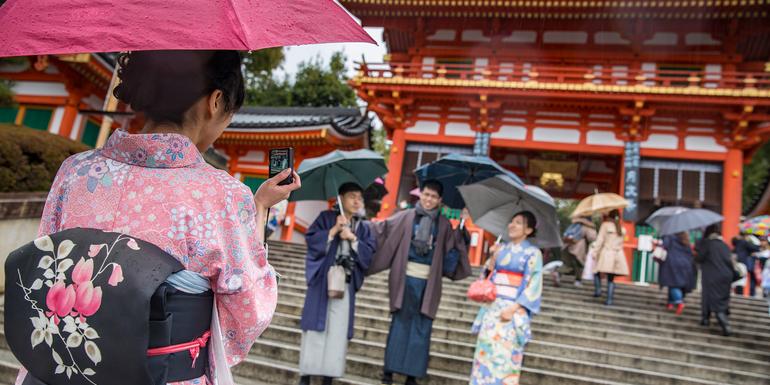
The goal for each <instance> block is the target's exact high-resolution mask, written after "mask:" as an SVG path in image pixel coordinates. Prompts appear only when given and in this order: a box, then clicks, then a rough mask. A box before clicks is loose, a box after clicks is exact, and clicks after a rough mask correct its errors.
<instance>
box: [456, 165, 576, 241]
mask: <svg viewBox="0 0 770 385" xmlns="http://www.w3.org/2000/svg"><path fill="white" fill-rule="evenodd" d="M458 190H459V191H460V194H462V196H463V198H465V202H467V203H468V205H467V208H468V211H469V212H470V214H471V218H473V223H475V224H476V225H477V226H479V227H481V228H483V229H484V230H487V231H489V232H491V233H493V234H495V235H499V236H501V237H502V238H503V239H505V240H507V241H509V240H510V238H509V237H508V224H509V223H510V222H511V218H513V216H514V215H515V214H516V213H518V212H519V211H523V210H528V211H530V212H532V214H534V215H535V218H537V228H536V230H537V233H536V236H535V240H534V243H535V244H537V245H538V246H539V247H542V248H551V247H561V246H562V242H561V234H560V233H559V219H558V218H557V216H556V207H554V204H553V198H551V197H550V196H548V195H547V194H546V195H545V196H544V195H542V193H540V192H538V191H537V190H535V189H532V188H530V187H528V186H524V185H522V184H521V183H519V182H518V181H516V180H514V179H513V178H511V177H510V176H509V175H505V174H501V175H497V176H494V177H492V178H487V179H485V180H483V181H481V182H478V183H474V184H470V185H464V186H459V187H458Z"/></svg>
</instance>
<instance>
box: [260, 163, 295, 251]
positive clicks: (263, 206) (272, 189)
mask: <svg viewBox="0 0 770 385" xmlns="http://www.w3.org/2000/svg"><path fill="white" fill-rule="evenodd" d="M292 173H293V175H294V181H293V182H292V183H290V184H287V185H285V186H279V185H278V183H281V181H282V180H284V179H286V178H287V177H288V176H289V175H290V174H292ZM300 187H302V182H301V181H300V180H299V175H297V173H296V172H294V171H291V169H286V170H283V171H281V172H280V173H279V174H278V175H276V176H274V177H272V178H270V179H268V180H266V181H265V182H264V183H262V185H261V186H259V188H258V189H257V193H256V194H254V204H255V205H256V206H257V212H256V218H255V220H256V222H257V228H256V232H255V233H256V234H255V235H256V238H257V240H258V241H259V242H260V243H264V242H265V222H266V221H267V217H268V210H269V209H270V208H271V207H273V206H275V205H276V204H277V203H278V202H280V201H282V200H284V199H289V194H291V192H292V191H294V190H296V189H298V188H300Z"/></svg>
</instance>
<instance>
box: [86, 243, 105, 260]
mask: <svg viewBox="0 0 770 385" xmlns="http://www.w3.org/2000/svg"><path fill="white" fill-rule="evenodd" d="M104 246H107V245H105V244H101V245H91V247H90V248H89V249H88V256H89V257H91V258H93V257H95V256H97V255H99V252H100V251H102V248H103V247H104Z"/></svg>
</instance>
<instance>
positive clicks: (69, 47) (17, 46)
mask: <svg viewBox="0 0 770 385" xmlns="http://www.w3.org/2000/svg"><path fill="white" fill-rule="evenodd" d="M337 42H367V43H374V40H372V38H371V37H369V35H368V34H367V33H366V32H365V31H364V30H363V29H362V28H361V27H360V26H359V25H358V23H356V22H355V20H353V19H352V18H351V17H350V16H349V15H348V14H347V12H346V11H345V10H344V9H343V8H342V7H340V6H339V5H337V4H336V3H335V2H334V1H332V0H143V1H130V0H129V1H126V0H107V1H94V0H8V1H7V2H6V3H5V5H3V6H2V7H1V8H0V56H22V55H42V54H73V53H87V52H119V51H140V50H169V49H190V50H198V49H227V50H241V51H246V50H258V49H262V48H269V47H277V46H285V45H301V44H316V43H337Z"/></svg>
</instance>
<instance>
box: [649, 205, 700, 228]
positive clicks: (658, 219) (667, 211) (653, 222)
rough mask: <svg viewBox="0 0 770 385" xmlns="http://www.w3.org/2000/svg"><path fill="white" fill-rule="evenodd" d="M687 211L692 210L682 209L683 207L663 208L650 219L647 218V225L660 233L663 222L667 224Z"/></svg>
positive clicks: (651, 215)
mask: <svg viewBox="0 0 770 385" xmlns="http://www.w3.org/2000/svg"><path fill="white" fill-rule="evenodd" d="M687 210H690V209H689V208H687V207H681V206H669V207H663V208H660V209H658V210H655V212H654V213H652V214H650V216H649V217H647V221H646V222H647V224H648V225H650V226H652V228H654V229H655V230H656V231H658V232H660V228H661V226H663V222H665V221H666V220H667V219H669V218H671V217H672V216H674V215H677V214H681V213H683V212H685V211H687Z"/></svg>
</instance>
